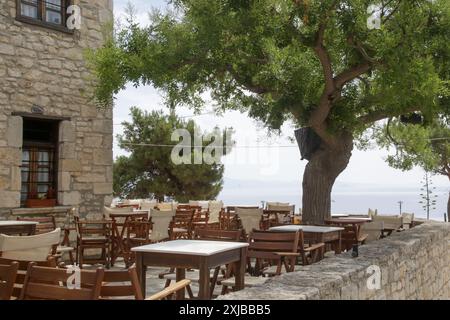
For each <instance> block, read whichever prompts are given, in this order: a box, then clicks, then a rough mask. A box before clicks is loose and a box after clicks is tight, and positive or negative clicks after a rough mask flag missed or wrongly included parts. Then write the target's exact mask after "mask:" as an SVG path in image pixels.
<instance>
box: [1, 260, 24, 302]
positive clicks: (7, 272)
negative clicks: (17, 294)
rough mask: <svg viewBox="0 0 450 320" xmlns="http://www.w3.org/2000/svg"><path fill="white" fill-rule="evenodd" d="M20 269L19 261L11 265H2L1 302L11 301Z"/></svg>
mask: <svg viewBox="0 0 450 320" xmlns="http://www.w3.org/2000/svg"><path fill="white" fill-rule="evenodd" d="M18 268H19V263H18V262H17V261H14V262H12V263H11V264H9V265H4V264H0V300H10V299H11V296H12V293H13V289H14V283H15V282H16V276H17V270H18Z"/></svg>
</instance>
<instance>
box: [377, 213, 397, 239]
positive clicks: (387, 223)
mask: <svg viewBox="0 0 450 320" xmlns="http://www.w3.org/2000/svg"><path fill="white" fill-rule="evenodd" d="M372 221H373V222H383V226H384V229H383V235H382V237H387V236H389V235H391V234H392V232H394V231H401V230H403V229H402V226H403V217H402V216H398V215H393V216H384V215H378V216H375V217H373V220H372Z"/></svg>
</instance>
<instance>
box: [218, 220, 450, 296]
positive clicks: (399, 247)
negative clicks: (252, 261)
mask: <svg viewBox="0 0 450 320" xmlns="http://www.w3.org/2000/svg"><path fill="white" fill-rule="evenodd" d="M374 266H375V267H374ZM297 270H299V271H298V272H293V273H288V274H283V275H281V276H278V277H274V278H271V279H269V280H268V281H266V282H265V284H263V285H261V286H257V287H253V288H248V289H245V290H242V291H238V292H234V293H231V294H228V295H225V296H221V297H219V299H224V300H237V299H262V300H284V299H288V300H318V299H320V300H322V299H337V300H340V299H342V300H355V299H358V300H373V299H376V300H384V299H389V300H390V299H450V223H438V222H427V223H424V224H422V225H420V226H417V227H415V228H413V229H410V230H406V231H403V232H398V233H395V234H393V235H392V236H390V237H387V238H384V239H381V240H378V241H374V242H371V243H369V244H367V245H363V246H360V247H359V257H357V258H352V257H351V254H350V253H343V254H340V255H336V256H333V257H330V258H325V259H324V260H322V261H321V262H319V263H316V264H313V265H310V266H304V267H303V266H299V267H298V269H297ZM375 270H379V271H380V276H381V277H380V278H376V276H377V275H376V274H374V271H375ZM378 280H379V287H378V286H377V284H378V282H377V281H378ZM368 284H369V285H368ZM377 288H378V289H377Z"/></svg>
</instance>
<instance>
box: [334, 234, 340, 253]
mask: <svg viewBox="0 0 450 320" xmlns="http://www.w3.org/2000/svg"><path fill="white" fill-rule="evenodd" d="M338 236H339V239H338V240H337V243H336V244H337V248H336V251H335V253H336V254H340V253H341V252H342V233H341V231H339V233H338Z"/></svg>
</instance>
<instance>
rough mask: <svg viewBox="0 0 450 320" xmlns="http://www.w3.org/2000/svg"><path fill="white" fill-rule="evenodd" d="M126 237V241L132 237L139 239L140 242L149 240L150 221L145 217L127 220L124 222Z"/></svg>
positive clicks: (131, 239)
mask: <svg viewBox="0 0 450 320" xmlns="http://www.w3.org/2000/svg"><path fill="white" fill-rule="evenodd" d="M125 230H126V239H127V241H128V242H130V241H133V239H139V241H140V242H149V241H150V232H151V230H152V221H151V218H150V221H149V220H147V218H145V219H144V218H142V219H138V220H129V221H127V222H126V224H125Z"/></svg>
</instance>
